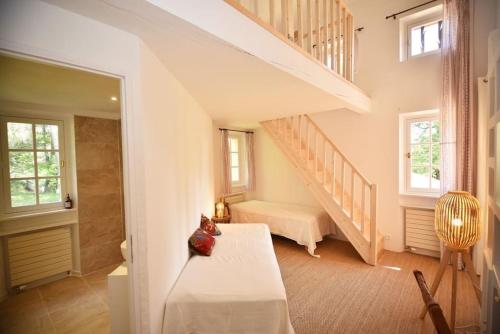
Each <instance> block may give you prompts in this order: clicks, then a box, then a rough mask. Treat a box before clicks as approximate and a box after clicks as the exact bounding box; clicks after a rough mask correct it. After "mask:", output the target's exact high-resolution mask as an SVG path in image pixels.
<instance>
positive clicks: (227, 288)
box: [163, 224, 294, 334]
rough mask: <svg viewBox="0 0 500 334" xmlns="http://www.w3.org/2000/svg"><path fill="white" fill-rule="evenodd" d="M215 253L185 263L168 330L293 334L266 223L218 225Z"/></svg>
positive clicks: (168, 312) (171, 300)
mask: <svg viewBox="0 0 500 334" xmlns="http://www.w3.org/2000/svg"><path fill="white" fill-rule="evenodd" d="M218 227H219V229H220V230H221V232H222V234H221V235H220V236H217V237H216V242H215V246H214V248H213V251H212V255H211V256H193V257H192V258H191V259H189V261H188V262H187V264H186V266H185V267H184V269H183V271H182V273H181V274H180V276H179V278H178V279H177V282H176V284H175V286H174V288H173V289H172V291H171V292H170V295H169V297H168V299H167V302H166V307H165V315H164V321H163V333H164V334H181V333H182V334H185V333H200V334H209V333H210V334H215V333H248V334H254V333H255V334H257V333H264V334H265V333H269V334H293V333H294V330H293V327H292V325H291V322H290V317H289V313H288V303H287V299H286V293H285V287H284V285H283V281H282V279H281V274H280V270H279V266H278V261H277V260H276V255H275V253H274V249H273V245H272V240H271V233H270V231H269V228H268V227H267V226H266V225H264V224H218Z"/></svg>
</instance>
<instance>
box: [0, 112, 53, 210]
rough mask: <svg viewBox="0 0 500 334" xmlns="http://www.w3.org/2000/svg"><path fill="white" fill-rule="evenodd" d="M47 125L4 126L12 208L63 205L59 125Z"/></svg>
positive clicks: (10, 123)
mask: <svg viewBox="0 0 500 334" xmlns="http://www.w3.org/2000/svg"><path fill="white" fill-rule="evenodd" d="M44 122H45V121H44ZM44 122H36V121H35V122H29V121H26V122H23V121H16V122H9V121H7V122H5V123H4V124H6V128H7V136H5V135H4V137H2V140H5V139H6V140H7V151H8V152H7V154H8V157H9V165H8V167H9V173H8V179H7V180H5V182H7V184H9V185H10V187H9V188H8V189H9V190H10V207H11V208H21V207H25V206H29V207H32V206H37V205H40V204H50V203H60V202H62V198H61V193H62V189H61V178H62V175H61V174H62V173H61V161H60V154H61V152H60V143H59V136H60V125H57V124H45V123H44ZM5 137H6V138H5Z"/></svg>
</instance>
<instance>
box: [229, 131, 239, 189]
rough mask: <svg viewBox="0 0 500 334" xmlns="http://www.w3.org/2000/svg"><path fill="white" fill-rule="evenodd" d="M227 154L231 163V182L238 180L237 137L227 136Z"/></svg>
mask: <svg viewBox="0 0 500 334" xmlns="http://www.w3.org/2000/svg"><path fill="white" fill-rule="evenodd" d="M229 155H230V164H231V182H239V181H240V152H239V143H238V138H237V137H229Z"/></svg>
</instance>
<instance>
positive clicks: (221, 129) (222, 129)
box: [219, 128, 253, 133]
mask: <svg viewBox="0 0 500 334" xmlns="http://www.w3.org/2000/svg"><path fill="white" fill-rule="evenodd" d="M219 130H220V131H224V130H226V131H232V132H244V133H253V131H245V130H233V129H226V128H219Z"/></svg>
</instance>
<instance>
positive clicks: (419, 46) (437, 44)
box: [408, 20, 443, 57]
mask: <svg viewBox="0 0 500 334" xmlns="http://www.w3.org/2000/svg"><path fill="white" fill-rule="evenodd" d="M442 27H443V21H442V20H439V21H435V22H430V23H426V24H421V25H417V26H416V27H411V28H410V30H409V32H408V33H409V34H410V43H409V44H410V45H409V51H410V56H412V57H414V56H419V55H423V54H426V53H429V52H432V51H436V50H439V49H440V48H441V37H442V35H443V34H442Z"/></svg>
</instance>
